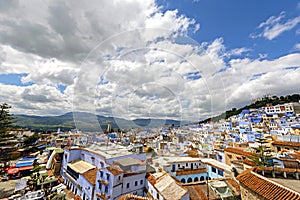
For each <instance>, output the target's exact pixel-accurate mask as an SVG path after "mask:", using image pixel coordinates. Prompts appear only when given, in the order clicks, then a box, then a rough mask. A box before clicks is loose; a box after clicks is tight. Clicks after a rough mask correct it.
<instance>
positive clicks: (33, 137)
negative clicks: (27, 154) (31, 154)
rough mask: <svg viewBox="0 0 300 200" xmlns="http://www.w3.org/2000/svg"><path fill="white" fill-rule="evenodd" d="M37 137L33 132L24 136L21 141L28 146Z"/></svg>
mask: <svg viewBox="0 0 300 200" xmlns="http://www.w3.org/2000/svg"><path fill="white" fill-rule="evenodd" d="M39 138H40V137H39V135H38V134H36V133H35V134H33V135H32V136H29V137H26V138H25V139H24V141H23V142H24V144H25V145H26V146H29V145H32V144H33V143H35V142H36V141H37V140H38V139H39Z"/></svg>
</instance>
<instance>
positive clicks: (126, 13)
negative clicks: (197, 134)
mask: <svg viewBox="0 0 300 200" xmlns="http://www.w3.org/2000/svg"><path fill="white" fill-rule="evenodd" d="M36 3H37V4H35V3H30V4H29V3H26V2H25V1H24V2H23V1H22V2H12V3H11V4H7V5H5V6H6V8H5V9H3V11H2V12H1V13H0V22H1V23H0V36H1V37H0V38H1V39H0V65H1V66H0V74H10V73H17V74H20V73H22V74H26V75H25V76H23V78H22V81H23V82H24V83H28V82H31V83H33V84H32V85H29V86H15V85H4V84H0V89H1V91H3V92H2V93H1V94H0V97H1V99H6V100H7V102H8V103H10V104H12V105H13V106H14V112H17V113H26V114H37V115H47V114H63V113H64V112H68V111H72V109H73V108H74V109H75V110H80V111H88V112H93V113H94V112H95V113H97V114H102V115H107V116H114V117H125V118H137V117H157V118H174V119H192V120H196V119H199V118H204V117H209V116H211V115H214V114H216V113H220V112H222V111H224V110H225V109H226V108H228V105H234V106H238V105H243V104H246V103H249V101H250V100H251V99H252V98H256V97H259V96H261V95H263V94H264V93H266V90H265V89H268V90H270V92H275V93H276V94H278V95H283V94H286V93H287V92H291V91H297V89H298V88H299V87H298V86H299V85H297V84H296V82H297V80H298V79H296V78H295V76H296V75H297V73H299V71H298V69H296V71H291V70H287V69H284V68H286V67H290V66H299V65H300V61H299V55H298V54H290V55H286V56H283V57H279V58H277V59H274V60H267V59H266V57H264V56H262V57H260V58H259V59H254V60H252V59H249V58H247V57H246V56H245V54H246V53H247V52H249V51H251V50H250V49H248V48H245V47H240V48H237V49H227V48H226V46H225V44H224V41H223V38H216V39H215V40H213V41H211V42H203V43H201V44H197V42H196V41H193V40H192V39H190V38H188V37H184V36H186V35H187V34H188V33H189V32H193V31H197V30H198V29H199V27H200V25H199V24H197V22H196V21H195V20H194V19H190V18H187V17H186V16H184V15H179V14H178V11H177V10H167V11H165V12H163V11H162V10H161V9H160V8H159V7H158V6H157V5H156V4H155V1H154V0H152V1H145V2H144V1H139V0H126V1H119V0H113V1H104V2H102V3H101V5H99V2H98V1H87V2H80V3H76V2H72V3H70V2H69V1H60V2H53V1H43V2H40V1H36ZM95 5H99V6H95ZM0 9H1V6H0ZM34 10H36V12H33V11H34ZM21 11H22V12H21ZM116 13H117V14H116ZM21 15H22V19H21V18H20V16H21ZM283 17H284V13H283V14H281V15H280V16H279V17H273V18H270V19H269V20H267V21H266V22H264V23H262V24H261V26H262V27H261V28H264V27H267V26H268V27H269V26H272V27H273V26H277V24H282V25H286V24H287V23H288V22H289V21H287V22H286V23H281V20H282V19H283ZM289 23H290V24H291V25H292V24H293V23H295V22H294V21H293V20H291V22H289ZM291 25H290V26H291ZM277 32H278V31H277ZM20 36H22V37H20ZM233 57H235V59H233ZM236 57H239V58H238V59H237V58H236ZM295 72H296V73H295ZM272 77H280V79H279V78H278V79H276V78H273V79H272ZM276 80H277V81H276ZM0 82H1V81H0ZM283 83H284V84H283ZM61 85H63V86H64V87H66V88H65V90H64V91H63V92H62V91H61V89H60V88H59V86H61ZM262 85H264V86H265V87H262ZM268 93H269V91H268ZM247 97H248V98H250V100H249V99H247Z"/></svg>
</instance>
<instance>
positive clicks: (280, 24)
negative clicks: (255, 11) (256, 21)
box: [250, 12, 300, 40]
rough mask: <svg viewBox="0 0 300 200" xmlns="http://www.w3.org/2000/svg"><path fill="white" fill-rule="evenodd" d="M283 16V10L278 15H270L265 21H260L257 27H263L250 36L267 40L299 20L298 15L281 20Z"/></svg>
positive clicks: (294, 24)
mask: <svg viewBox="0 0 300 200" xmlns="http://www.w3.org/2000/svg"><path fill="white" fill-rule="evenodd" d="M284 18H285V12H281V13H280V14H279V16H271V17H270V18H269V19H267V20H266V21H265V22H262V23H261V24H260V25H259V26H258V27H257V28H258V29H263V30H262V32H261V33H252V34H250V37H251V38H257V37H264V38H266V39H268V40H273V39H274V38H276V37H278V36H279V35H281V34H282V33H283V32H286V31H289V30H291V29H293V28H294V27H295V26H296V25H297V24H298V23H299V22H300V16H297V17H295V18H291V19H288V20H287V21H285V22H284V21H283V19H284Z"/></svg>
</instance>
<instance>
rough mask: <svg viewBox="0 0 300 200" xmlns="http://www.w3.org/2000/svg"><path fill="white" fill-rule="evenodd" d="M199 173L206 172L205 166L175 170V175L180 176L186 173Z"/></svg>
mask: <svg viewBox="0 0 300 200" xmlns="http://www.w3.org/2000/svg"><path fill="white" fill-rule="evenodd" d="M200 173H206V168H201V169H192V170H184V171H177V172H176V176H182V175H188V174H200Z"/></svg>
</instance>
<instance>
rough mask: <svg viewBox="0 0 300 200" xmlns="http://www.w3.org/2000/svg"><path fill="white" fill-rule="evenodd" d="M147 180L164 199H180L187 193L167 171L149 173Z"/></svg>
mask: <svg viewBox="0 0 300 200" xmlns="http://www.w3.org/2000/svg"><path fill="white" fill-rule="evenodd" d="M148 181H149V182H150V183H151V184H152V185H153V187H154V188H155V189H156V190H157V191H158V192H159V193H160V194H161V195H162V196H163V198H164V199H166V200H168V199H181V198H182V197H183V196H185V195H186V194H187V193H188V190H187V189H184V188H183V187H182V186H181V185H180V184H178V183H177V182H176V181H175V180H174V179H173V178H172V177H171V176H170V175H169V174H168V173H156V174H150V176H149V177H148ZM174 197H176V198H174Z"/></svg>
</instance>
